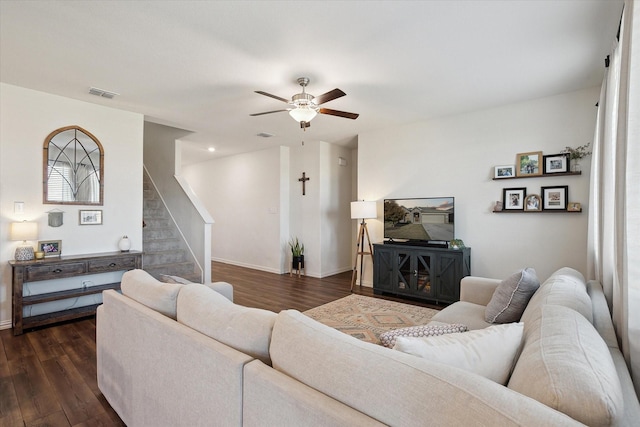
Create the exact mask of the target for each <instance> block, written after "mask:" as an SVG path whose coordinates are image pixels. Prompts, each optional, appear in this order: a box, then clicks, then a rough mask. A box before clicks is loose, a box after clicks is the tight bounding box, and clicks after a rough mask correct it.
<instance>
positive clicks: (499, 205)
mask: <svg viewBox="0 0 640 427" xmlns="http://www.w3.org/2000/svg"><path fill="white" fill-rule="evenodd" d="M493 211H494V212H500V211H502V200H496V204H495V206H494V207H493Z"/></svg>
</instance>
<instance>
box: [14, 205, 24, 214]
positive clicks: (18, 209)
mask: <svg viewBox="0 0 640 427" xmlns="http://www.w3.org/2000/svg"><path fill="white" fill-rule="evenodd" d="M13 213H17V214H21V213H24V202H13Z"/></svg>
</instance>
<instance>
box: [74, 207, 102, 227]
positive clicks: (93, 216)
mask: <svg viewBox="0 0 640 427" xmlns="http://www.w3.org/2000/svg"><path fill="white" fill-rule="evenodd" d="M78 213H79V215H78V221H79V223H80V225H102V210H99V209H91V210H88V209H80V210H79V211H78Z"/></svg>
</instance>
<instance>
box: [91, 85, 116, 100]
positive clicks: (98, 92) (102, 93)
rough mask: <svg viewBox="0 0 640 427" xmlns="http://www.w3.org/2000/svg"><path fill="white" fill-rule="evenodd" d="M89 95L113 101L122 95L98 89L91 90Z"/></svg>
mask: <svg viewBox="0 0 640 427" xmlns="http://www.w3.org/2000/svg"><path fill="white" fill-rule="evenodd" d="M89 93H90V94H91V95H95V96H101V97H103V98H108V99H113V97H114V96H116V95H120V94H119V93H115V92H110V91H108V90H104V89H98V88H97V87H92V88H89Z"/></svg>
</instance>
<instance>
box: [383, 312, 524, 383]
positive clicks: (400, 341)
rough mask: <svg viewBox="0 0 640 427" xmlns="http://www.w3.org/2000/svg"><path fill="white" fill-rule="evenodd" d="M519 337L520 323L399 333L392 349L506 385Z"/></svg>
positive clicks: (517, 347)
mask: <svg viewBox="0 0 640 427" xmlns="http://www.w3.org/2000/svg"><path fill="white" fill-rule="evenodd" d="M521 341H522V323H509V324H505V325H494V326H489V327H488V328H486V329H478V330H475V331H469V332H464V333H458V334H449V335H441V336H433V337H424V338H414V337H398V338H397V339H396V345H395V347H394V349H395V350H399V351H402V352H404V353H409V354H413V355H414V356H418V357H422V358H424V359H428V360H431V361H433V362H438V363H444V364H447V365H450V366H455V367H457V368H460V369H464V370H465V371H469V372H473V373H475V374H478V375H482V376H483V377H485V378H489V379H490V380H492V381H495V382H497V383H499V384H503V385H505V384H506V383H507V381H508V380H509V375H510V374H511V370H512V368H513V365H514V363H515V360H516V357H517V354H518V350H519V349H520V343H521Z"/></svg>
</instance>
